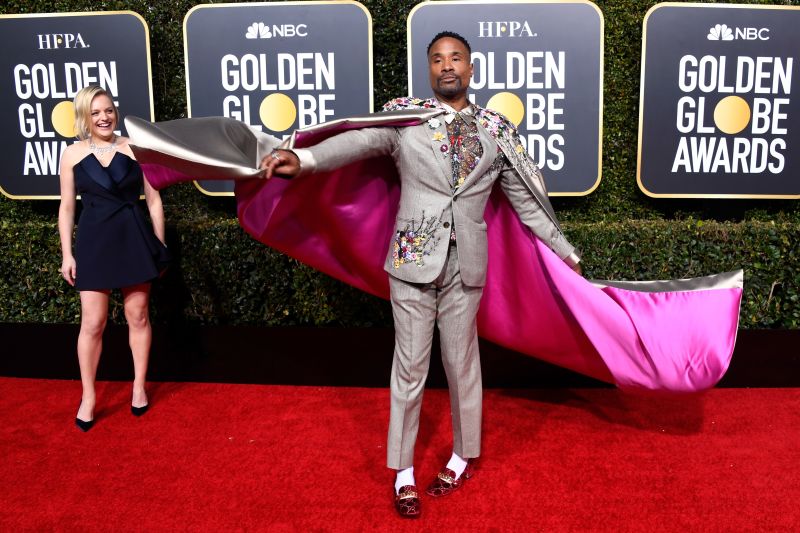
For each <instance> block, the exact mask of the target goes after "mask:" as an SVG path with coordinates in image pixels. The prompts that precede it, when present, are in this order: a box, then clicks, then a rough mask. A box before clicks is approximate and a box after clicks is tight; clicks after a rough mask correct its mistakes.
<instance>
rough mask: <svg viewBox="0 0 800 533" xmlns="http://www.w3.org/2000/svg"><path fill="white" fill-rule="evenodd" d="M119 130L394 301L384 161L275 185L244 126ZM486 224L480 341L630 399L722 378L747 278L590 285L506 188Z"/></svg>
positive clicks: (325, 127) (391, 213) (304, 136)
mask: <svg viewBox="0 0 800 533" xmlns="http://www.w3.org/2000/svg"><path fill="white" fill-rule="evenodd" d="M431 113H432V114H431ZM438 113H439V111H438V110H428V111H427V112H420V111H396V112H388V113H380V114H376V115H368V116H365V117H356V118H352V119H340V120H336V121H332V122H329V123H326V124H322V125H319V126H315V127H312V128H308V129H306V130H298V131H296V132H295V133H294V134H293V135H292V138H291V139H290V140H289V141H288V144H290V145H293V146H295V147H303V146H311V145H313V144H316V143H318V142H320V141H322V140H323V139H325V138H327V137H329V136H331V135H335V134H337V133H339V132H341V131H345V130H347V129H352V128H360V127H373V126H382V127H403V126H413V125H416V124H420V123H421V122H423V121H425V120H428V119H429V118H430V117H431V116H435V115H436V114H438ZM125 124H126V128H127V131H128V133H129V135H130V137H131V143H132V145H133V149H134V152H135V153H136V157H137V159H138V160H139V161H140V162H141V163H142V165H143V167H144V170H145V175H146V177H147V179H148V181H149V182H150V183H151V184H152V185H153V186H154V187H155V188H156V189H160V188H163V187H165V186H168V185H170V184H173V183H176V182H179V181H189V180H194V179H235V180H236V184H235V194H236V199H237V206H238V216H239V222H240V223H241V225H242V227H243V228H244V229H245V230H246V231H247V232H248V233H249V234H250V235H252V236H253V237H254V238H256V239H257V240H259V241H261V242H262V243H264V244H266V245H268V246H270V247H272V248H275V249H277V250H280V251H281V252H284V253H286V254H288V255H290V256H292V257H294V258H296V259H298V260H299V261H301V262H303V263H306V264H308V265H310V266H311V267H313V268H315V269H318V270H320V271H321V272H324V273H325V274H328V275H330V276H332V277H334V278H337V279H339V280H341V281H344V282H346V283H349V284H351V285H354V286H355V287H358V288H360V289H362V290H364V291H367V292H369V293H372V294H374V295H377V296H380V297H382V298H388V295H389V284H388V277H387V276H388V275H387V273H386V272H385V271H384V270H383V263H384V259H385V257H386V252H387V249H388V248H387V247H388V243H389V241H390V239H391V236H392V233H393V231H394V218H395V214H396V212H397V207H398V201H399V187H400V184H399V180H398V177H397V174H396V170H395V167H394V163H393V161H392V160H391V159H390V158H375V159H369V160H365V161H360V162H357V163H353V164H351V165H348V166H345V167H343V168H340V169H338V170H336V171H334V172H329V173H321V174H315V175H310V176H304V177H301V178H296V179H292V180H284V179H272V180H269V181H267V180H263V179H260V176H261V171H259V170H258V169H257V167H258V164H259V162H260V160H261V158H262V157H263V156H264V155H266V154H268V153H269V152H270V151H271V150H272V149H273V148H275V147H277V146H278V145H279V144H280V141H279V140H278V139H276V138H274V137H271V136H268V135H265V134H263V133H260V132H255V131H253V130H251V129H250V128H249V127H247V126H246V125H244V124H242V123H240V122H237V121H235V120H232V119H224V118H203V119H182V120H176V121H170V122H163V123H158V124H151V123H149V122H146V121H144V120H141V119H136V118H133V117H128V118H127V119H126V121H125ZM485 218H486V222H487V226H488V239H489V264H488V273H487V283H486V287H485V289H484V293H483V299H482V302H481V308H480V311H479V315H478V331H479V334H480V335H481V336H482V337H483V338H485V339H487V340H489V341H492V342H494V343H497V344H499V345H501V346H504V347H507V348H510V349H513V350H516V351H518V352H521V353H523V354H527V355H530V356H533V357H536V358H539V359H542V360H544V361H548V362H550V363H553V364H556V365H559V366H562V367H566V368H569V369H571V370H574V371H576V372H580V373H582V374H586V375H589V376H592V377H594V378H597V379H600V380H603V381H607V382H611V383H615V384H616V385H617V386H619V387H621V388H623V389H633V390H648V391H670V392H692V391H699V390H703V389H707V388H709V387H712V386H713V385H714V384H716V383H717V382H718V381H719V379H721V377H722V376H723V375H724V373H725V371H726V370H727V368H728V365H729V363H730V358H731V355H732V353H733V348H734V344H735V341H736V333H737V327H738V319H739V306H740V302H741V296H742V281H743V273H742V271H741V270H739V271H735V272H729V273H724V274H717V275H713V276H707V277H702V278H692V279H684V280H671V281H650V282H618V281H615V282H604V281H590V280H586V279H584V278H583V277H581V276H579V275H578V274H576V273H574V272H573V271H572V270H571V269H570V268H569V266H567V265H566V264H565V263H564V262H563V261H562V260H560V259H559V258H558V257H557V256H556V255H555V254H554V253H553V252H552V251H551V250H550V249H549V248H548V247H547V246H545V245H544V244H543V243H542V242H540V241H539V240H538V239H537V238H536V237H534V236H533V235H532V234H531V232H530V231H529V230H528V229H527V228H526V227H525V226H523V225H522V223H521V222H520V221H519V218H518V217H517V215H516V213H515V212H514V211H513V209H512V208H511V206H510V204H509V203H508V201H507V200H506V198H505V196H504V195H503V194H502V193H501V192H499V191H498V190H495V191H494V193H493V194H492V196H491V198H490V201H489V204H488V205H487V208H486V213H485ZM586 260H587V261H588V262H591V261H592V260H593V258H591V257H590V258H586Z"/></svg>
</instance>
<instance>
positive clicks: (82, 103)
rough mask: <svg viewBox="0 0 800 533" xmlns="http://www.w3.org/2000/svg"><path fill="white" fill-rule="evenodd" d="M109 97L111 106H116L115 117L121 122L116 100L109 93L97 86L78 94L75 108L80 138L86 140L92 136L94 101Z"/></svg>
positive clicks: (76, 127)
mask: <svg viewBox="0 0 800 533" xmlns="http://www.w3.org/2000/svg"><path fill="white" fill-rule="evenodd" d="M102 94H104V95H106V96H108V98H109V100H111V105H112V106H114V115H115V118H116V119H117V121H119V109H117V106H116V105H114V99H113V98H111V95H110V94H108V91H106V90H105V89H103V88H102V87H99V86H97V85H89V86H88V87H84V88H83V89H81V90H80V91H78V94H76V95H75V100H74V101H73V105H74V107H75V131H76V132H78V138H79V139H80V140H85V139H88V138H89V137H91V135H92V100H94V99H95V97H96V96H100V95H102Z"/></svg>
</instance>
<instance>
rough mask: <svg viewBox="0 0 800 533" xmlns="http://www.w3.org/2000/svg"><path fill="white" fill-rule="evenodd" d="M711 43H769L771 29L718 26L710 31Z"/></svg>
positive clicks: (709, 38)
mask: <svg viewBox="0 0 800 533" xmlns="http://www.w3.org/2000/svg"><path fill="white" fill-rule="evenodd" d="M706 38H707V39H708V40H709V41H733V40H734V39H737V40H743V41H769V28H729V27H728V25H727V24H717V25H716V26H713V27H712V28H711V29H709V30H708V35H707V36H706Z"/></svg>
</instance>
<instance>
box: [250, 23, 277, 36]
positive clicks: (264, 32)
mask: <svg viewBox="0 0 800 533" xmlns="http://www.w3.org/2000/svg"><path fill="white" fill-rule="evenodd" d="M244 36H245V37H246V38H248V39H269V38H271V37H272V32H271V31H270V30H269V26H267V25H266V24H264V23H263V22H254V23H252V24H251V25H250V26H248V27H247V33H245V35H244Z"/></svg>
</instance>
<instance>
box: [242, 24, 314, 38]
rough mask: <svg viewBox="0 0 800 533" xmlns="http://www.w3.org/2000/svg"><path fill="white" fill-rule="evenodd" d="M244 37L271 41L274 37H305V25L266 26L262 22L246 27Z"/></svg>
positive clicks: (306, 26) (306, 30) (306, 31)
mask: <svg viewBox="0 0 800 533" xmlns="http://www.w3.org/2000/svg"><path fill="white" fill-rule="evenodd" d="M244 36H245V37H246V38H247V39H273V38H276V37H307V36H308V25H306V24H273V25H272V26H267V25H266V24H264V23H263V22H254V23H252V24H251V25H249V26H248V27H247V31H246V32H245V34H244Z"/></svg>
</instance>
